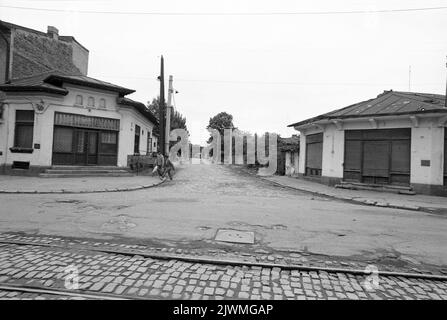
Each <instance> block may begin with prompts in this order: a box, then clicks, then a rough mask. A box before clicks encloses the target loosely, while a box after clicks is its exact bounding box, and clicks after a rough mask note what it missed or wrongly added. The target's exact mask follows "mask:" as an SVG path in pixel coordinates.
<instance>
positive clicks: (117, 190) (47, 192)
mask: <svg viewBox="0 0 447 320" xmlns="http://www.w3.org/2000/svg"><path fill="white" fill-rule="evenodd" d="M165 181H166V180H161V181H159V182H156V183H153V184H149V185H144V186H138V187H131V188H110V189H98V190H81V191H70V190H65V189H61V190H51V191H37V190H35V191H20V190H16V191H8V190H0V194H89V193H109V192H128V191H138V190H144V189H150V188H153V187H157V186H159V185H161V184H163V183H164V182H165Z"/></svg>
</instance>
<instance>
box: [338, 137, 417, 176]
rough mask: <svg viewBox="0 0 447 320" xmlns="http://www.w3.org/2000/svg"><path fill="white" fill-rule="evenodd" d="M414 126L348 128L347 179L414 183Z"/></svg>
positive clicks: (346, 147) (345, 172) (346, 139)
mask: <svg viewBox="0 0 447 320" xmlns="http://www.w3.org/2000/svg"><path fill="white" fill-rule="evenodd" d="M410 148H411V129H410V128H404V129H375V130H374V129H373V130H346V131H345V161H344V175H343V178H344V180H345V181H356V182H363V183H372V184H396V185H409V184H410Z"/></svg>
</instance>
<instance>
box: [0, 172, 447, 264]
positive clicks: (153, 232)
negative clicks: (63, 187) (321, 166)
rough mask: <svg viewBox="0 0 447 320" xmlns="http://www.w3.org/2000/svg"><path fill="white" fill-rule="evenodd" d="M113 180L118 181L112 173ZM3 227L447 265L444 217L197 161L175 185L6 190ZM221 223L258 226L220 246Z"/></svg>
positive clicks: (223, 226)
mask: <svg viewBox="0 0 447 320" xmlns="http://www.w3.org/2000/svg"><path fill="white" fill-rule="evenodd" d="M111 179H113V178H111ZM0 203H1V209H0V222H1V224H0V232H24V233H27V234H44V235H62V236H72V237H80V238H89V239H99V240H113V239H115V240H120V241H136V242H142V243H148V242H158V243H164V242H169V243H173V244H175V243H181V244H182V246H185V247H191V248H194V247H208V248H216V247H221V246H225V247H226V248H229V250H231V248H236V249H237V250H241V249H243V250H245V249H246V250H262V249H263V250H266V251H269V252H275V251H290V250H293V251H296V252H302V253H306V254H308V255H309V254H310V255H313V254H315V255H322V256H327V257H337V258H341V259H346V261H349V260H350V259H355V260H357V261H364V262H365V263H378V264H380V263H383V264H387V263H389V264H392V265H394V266H395V267H396V268H404V267H415V268H418V269H421V270H424V269H427V266H430V268H433V267H435V268H438V269H439V270H443V269H446V268H445V266H446V265H447V252H446V250H445V244H446V243H447V234H446V233H445V230H447V219H446V217H444V216H436V215H430V214H428V213H423V212H412V211H406V210H399V209H390V208H380V207H368V206H361V205H356V204H351V203H346V202H343V201H338V200H336V199H328V198H325V197H320V196H315V195H312V194H309V193H305V192H300V191H296V190H290V189H285V188H280V187H278V186H275V185H273V184H272V183H269V182H268V181H265V180H261V179H259V178H257V177H253V176H250V175H248V174H244V173H243V172H240V171H239V170H238V169H237V168H232V167H226V166H207V165H191V166H188V167H184V168H181V170H179V171H178V172H177V174H176V176H175V177H174V181H172V182H171V181H167V182H166V183H164V184H163V185H161V186H158V187H156V188H151V189H147V190H139V191H132V192H123V193H120V192H115V193H101V194H39V195H33V194H29V195H28V194H26V195H14V194H0ZM219 229H237V230H241V231H250V232H254V235H255V243H254V244H253V245H248V244H247V245H240V244H238V245H234V244H224V243H218V242H216V241H215V240H214V237H215V235H216V233H217V231H218V230H219Z"/></svg>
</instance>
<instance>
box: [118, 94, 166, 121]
mask: <svg viewBox="0 0 447 320" xmlns="http://www.w3.org/2000/svg"><path fill="white" fill-rule="evenodd" d="M117 103H118V104H121V105H125V106H130V107H133V108H135V109H136V110H137V111H138V112H139V113H141V114H142V115H143V116H144V117H145V118H146V119H148V120H149V121H150V122H152V123H153V124H154V125H157V124H158V120H157V118H156V117H155V116H154V115H153V114H152V112H151V111H150V110H149V108H148V107H146V106H145V105H144V103H141V102H138V101H134V100H132V99H129V98H123V97H120V98H118V99H117Z"/></svg>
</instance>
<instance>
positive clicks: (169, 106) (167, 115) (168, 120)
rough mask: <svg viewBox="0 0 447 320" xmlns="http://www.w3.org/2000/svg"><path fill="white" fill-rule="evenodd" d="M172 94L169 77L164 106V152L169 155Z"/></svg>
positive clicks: (170, 78) (170, 77)
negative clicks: (166, 102)
mask: <svg viewBox="0 0 447 320" xmlns="http://www.w3.org/2000/svg"><path fill="white" fill-rule="evenodd" d="M173 94H174V89H173V88H172V76H169V87H168V104H167V105H166V135H165V150H166V153H169V135H170V133H171V112H172V103H171V101H172V95H173Z"/></svg>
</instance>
